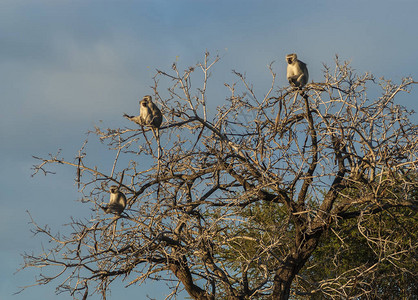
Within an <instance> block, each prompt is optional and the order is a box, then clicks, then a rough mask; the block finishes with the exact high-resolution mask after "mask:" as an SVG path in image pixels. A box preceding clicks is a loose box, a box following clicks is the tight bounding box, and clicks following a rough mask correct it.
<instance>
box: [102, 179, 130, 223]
mask: <svg viewBox="0 0 418 300" xmlns="http://www.w3.org/2000/svg"><path fill="white" fill-rule="evenodd" d="M100 207H101V208H102V209H103V210H104V211H105V212H106V213H107V214H115V215H118V216H120V214H121V213H122V212H123V211H124V209H125V207H126V197H125V195H124V194H123V193H122V192H121V191H119V188H118V187H117V186H116V185H112V186H111V187H110V200H109V204H108V205H105V206H100Z"/></svg>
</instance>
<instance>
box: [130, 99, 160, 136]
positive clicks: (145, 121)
mask: <svg viewBox="0 0 418 300" xmlns="http://www.w3.org/2000/svg"><path fill="white" fill-rule="evenodd" d="M139 106H140V107H139V116H137V117H134V116H128V115H127V114H124V115H123V116H124V117H125V118H128V119H129V120H131V121H134V122H135V123H137V124H139V125H142V126H151V127H153V128H155V129H158V128H160V126H161V123H162V122H163V115H162V114H161V111H160V109H159V108H158V107H157V105H155V103H154V102H152V97H151V96H150V95H146V96H144V98H143V99H142V100H141V101H139Z"/></svg>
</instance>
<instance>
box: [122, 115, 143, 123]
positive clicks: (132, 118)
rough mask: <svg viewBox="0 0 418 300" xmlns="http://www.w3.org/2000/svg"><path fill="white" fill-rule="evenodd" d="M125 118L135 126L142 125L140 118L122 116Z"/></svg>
mask: <svg viewBox="0 0 418 300" xmlns="http://www.w3.org/2000/svg"><path fill="white" fill-rule="evenodd" d="M123 116H124V117H125V118H127V119H128V120H129V121H132V122H135V123H136V124H139V125H142V121H141V117H140V116H129V115H127V114H123Z"/></svg>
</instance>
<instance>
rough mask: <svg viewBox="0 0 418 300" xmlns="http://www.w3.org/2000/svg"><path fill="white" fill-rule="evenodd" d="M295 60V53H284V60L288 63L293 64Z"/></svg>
mask: <svg viewBox="0 0 418 300" xmlns="http://www.w3.org/2000/svg"><path fill="white" fill-rule="evenodd" d="M295 60H296V54H288V55H286V61H287V63H288V64H289V65H291V64H293V63H294V62H295Z"/></svg>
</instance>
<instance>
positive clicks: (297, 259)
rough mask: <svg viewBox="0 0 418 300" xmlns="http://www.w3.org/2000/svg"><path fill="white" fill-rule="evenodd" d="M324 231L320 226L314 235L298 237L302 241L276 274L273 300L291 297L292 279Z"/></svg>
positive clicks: (283, 299) (313, 249)
mask: <svg viewBox="0 0 418 300" xmlns="http://www.w3.org/2000/svg"><path fill="white" fill-rule="evenodd" d="M322 232H323V228H318V229H317V231H316V232H315V233H314V234H312V235H307V234H305V235H304V236H303V238H302V239H298V238H296V240H299V241H301V243H300V244H299V243H296V244H295V250H294V251H293V252H292V254H291V255H289V256H288V257H287V258H286V259H285V260H284V262H283V265H282V267H281V268H279V269H278V270H277V271H276V274H275V275H274V280H273V293H272V295H271V299H272V300H287V299H289V296H290V288H291V286H292V281H293V279H294V278H295V276H296V275H297V274H298V273H299V271H300V270H301V269H302V268H303V266H304V265H305V263H306V261H307V260H308V259H309V257H310V256H311V254H312V253H313V252H314V251H315V249H316V247H317V246H318V242H319V239H320V237H321V234H322ZM301 235H302V234H301Z"/></svg>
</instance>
